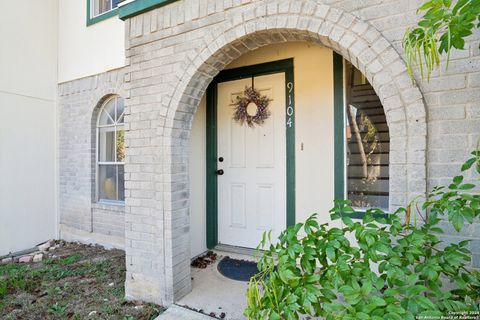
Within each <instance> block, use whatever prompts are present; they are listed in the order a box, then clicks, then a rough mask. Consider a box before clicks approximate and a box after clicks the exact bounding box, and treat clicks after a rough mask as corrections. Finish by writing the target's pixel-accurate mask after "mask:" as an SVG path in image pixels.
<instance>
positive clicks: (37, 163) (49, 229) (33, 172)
mask: <svg viewBox="0 0 480 320" xmlns="http://www.w3.org/2000/svg"><path fill="white" fill-rule="evenodd" d="M57 9H58V8H57V0H43V1H38V0H24V1H0V11H1V12H2V13H4V14H3V17H2V19H1V20H0V37H1V39H2V43H3V44H4V45H2V47H1V50H0V70H1V72H0V114H1V117H0V119H1V120H0V121H1V123H0V255H3V254H7V253H9V252H15V251H18V250H22V249H25V248H29V247H33V246H35V245H36V244H38V243H40V242H42V241H45V240H48V239H50V238H53V237H55V229H56V200H55V199H56V196H55V193H56V188H55V185H56V183H55V181H56V163H57V160H56V151H55V150H56V145H55V144H56V136H55V127H56V120H55V119H56V112H55V109H56V108H55V100H56V84H57V80H56V76H57Z"/></svg>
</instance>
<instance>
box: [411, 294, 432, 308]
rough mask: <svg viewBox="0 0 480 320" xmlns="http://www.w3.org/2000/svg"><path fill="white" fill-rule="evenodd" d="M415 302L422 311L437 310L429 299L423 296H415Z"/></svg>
mask: <svg viewBox="0 0 480 320" xmlns="http://www.w3.org/2000/svg"><path fill="white" fill-rule="evenodd" d="M415 301H417V303H418V304H419V305H420V307H422V308H423V309H427V310H436V309H437V308H436V307H435V305H434V304H433V303H432V302H431V301H430V300H429V299H427V298H425V297H424V296H420V295H418V296H416V297H415Z"/></svg>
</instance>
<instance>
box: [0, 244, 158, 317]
mask: <svg viewBox="0 0 480 320" xmlns="http://www.w3.org/2000/svg"><path fill="white" fill-rule="evenodd" d="M124 283H125V253H124V251H121V250H105V249H104V248H102V247H100V246H91V245H82V244H78V243H68V242H64V241H57V242H56V249H55V250H53V251H49V252H48V254H47V256H46V257H45V258H44V260H43V261H41V262H35V263H8V264H2V265H0V319H25V320H27V319H28V320H36V319H42V320H43V319H75V320H77V319H78V320H80V319H122V320H133V319H139V320H150V319H155V318H156V317H157V316H158V315H159V314H160V313H161V312H162V311H163V309H162V307H160V306H158V305H155V304H149V303H141V302H132V301H126V300H125V299H124V296H125V288H124Z"/></svg>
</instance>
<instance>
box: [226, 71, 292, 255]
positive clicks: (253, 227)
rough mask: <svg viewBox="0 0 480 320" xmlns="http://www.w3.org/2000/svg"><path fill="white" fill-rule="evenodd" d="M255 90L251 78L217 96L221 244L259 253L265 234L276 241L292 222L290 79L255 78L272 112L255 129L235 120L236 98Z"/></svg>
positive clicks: (229, 84) (230, 84)
mask: <svg viewBox="0 0 480 320" xmlns="http://www.w3.org/2000/svg"><path fill="white" fill-rule="evenodd" d="M251 85H252V79H251V78H248V79H241V80H234V81H228V82H222V83H219V84H218V96H217V142H218V144H217V150H218V155H217V161H218V163H217V168H218V169H222V170H223V171H224V174H223V175H219V176H218V241H219V243H222V244H228V245H234V246H240V247H247V248H255V247H256V246H257V245H258V244H259V242H260V241H261V239H262V234H263V232H264V231H269V230H272V240H273V239H276V238H277V237H278V235H279V234H280V232H281V231H282V230H284V229H285V227H286V219H287V217H286V136H285V135H286V128H285V74H284V73H276V74H271V75H265V76H258V77H255V78H254V87H255V89H257V90H258V91H260V93H261V94H262V95H266V96H267V97H269V98H270V103H269V107H268V108H269V110H270V112H271V116H270V117H269V118H268V119H267V120H266V121H265V123H264V124H263V125H262V126H255V127H254V128H250V127H248V126H247V125H246V124H244V125H240V124H238V123H237V122H236V121H234V120H233V119H232V116H233V103H234V102H235V100H236V97H237V96H239V95H242V94H243V91H244V90H245V87H246V86H251ZM222 160H223V161H222Z"/></svg>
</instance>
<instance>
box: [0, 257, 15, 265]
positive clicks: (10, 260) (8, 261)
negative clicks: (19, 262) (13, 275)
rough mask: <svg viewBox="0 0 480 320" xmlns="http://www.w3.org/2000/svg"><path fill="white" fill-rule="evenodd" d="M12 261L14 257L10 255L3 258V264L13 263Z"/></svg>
mask: <svg viewBox="0 0 480 320" xmlns="http://www.w3.org/2000/svg"><path fill="white" fill-rule="evenodd" d="M12 262H13V258H12V257H8V258H3V259H2V264H5V263H12Z"/></svg>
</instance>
